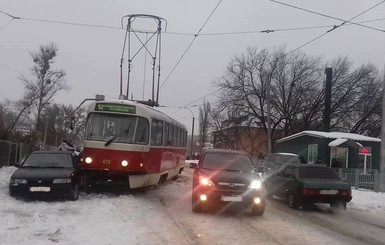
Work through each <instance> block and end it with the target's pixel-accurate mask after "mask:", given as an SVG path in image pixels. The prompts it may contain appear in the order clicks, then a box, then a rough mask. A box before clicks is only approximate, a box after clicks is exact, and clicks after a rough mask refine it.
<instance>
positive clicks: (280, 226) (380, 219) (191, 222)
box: [0, 167, 385, 245]
mask: <svg viewBox="0 0 385 245" xmlns="http://www.w3.org/2000/svg"><path fill="white" fill-rule="evenodd" d="M14 170H15V168H13V167H4V168H0V199H1V205H0V215H1V217H2V218H1V219H0V228H1V229H0V244H97V245H98V244H112V245H115V244H118V245H119V244H385V241H384V240H385V215H384V212H377V213H374V212H371V211H370V210H367V209H365V207H367V206H364V207H363V206H360V205H358V204H355V203H354V202H353V203H352V204H349V205H350V206H348V210H347V211H343V212H339V213H331V212H330V209H329V208H328V207H326V206H325V207H324V206H322V205H321V206H320V207H318V208H315V209H313V210H308V211H299V210H292V209H289V208H288V207H287V206H286V205H285V204H284V203H283V202H282V201H280V200H271V201H268V202H267V208H266V212H265V214H264V215H263V216H262V217H254V216H251V215H250V212H249V211H248V210H247V211H244V212H241V213H235V212H223V213H199V214H196V213H192V212H191V193H190V191H191V173H192V171H191V169H185V171H184V172H183V174H182V175H181V176H180V177H179V178H178V180H176V181H173V182H169V183H166V184H164V185H162V186H160V187H159V188H157V189H154V190H149V191H147V192H145V193H135V194H132V193H131V194H130V193H120V194H119V195H117V194H112V193H102V194H97V193H92V194H85V193H81V195H80V198H79V200H78V201H75V202H72V201H63V200H58V201H25V200H22V199H21V200H16V199H14V198H11V197H9V195H8V181H9V177H10V175H11V173H12V172H13V171H14ZM355 193H356V192H355ZM382 195H383V194H382ZM358 200H359V198H358Z"/></svg>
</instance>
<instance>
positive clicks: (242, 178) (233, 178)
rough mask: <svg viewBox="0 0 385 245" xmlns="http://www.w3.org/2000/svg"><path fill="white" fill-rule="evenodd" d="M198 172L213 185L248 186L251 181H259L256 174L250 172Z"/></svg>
mask: <svg viewBox="0 0 385 245" xmlns="http://www.w3.org/2000/svg"><path fill="white" fill-rule="evenodd" d="M199 172H200V173H201V174H203V175H206V176H207V177H209V178H210V179H211V180H212V181H214V183H218V182H227V183H245V184H250V182H251V181H253V180H256V179H260V178H259V176H258V174H257V173H252V172H239V171H223V170H221V171H218V170H207V169H200V170H199Z"/></svg>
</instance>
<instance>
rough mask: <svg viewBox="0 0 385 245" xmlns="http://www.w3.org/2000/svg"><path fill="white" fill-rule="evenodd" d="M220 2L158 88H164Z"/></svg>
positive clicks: (220, 0)
mask: <svg viewBox="0 0 385 245" xmlns="http://www.w3.org/2000/svg"><path fill="white" fill-rule="evenodd" d="M221 2H222V0H219V2H218V3H217V5H216V6H215V8H214V9H213V11H211V13H210V15H209V17H208V18H207V19H206V21H205V22H204V23H203V25H202V27H201V28H200V29H199V31H198V32H197V34H195V35H194V37H193V39H192V40H191V42H190V43H189V45H188V46H187V48H186V50H185V51H184V52H183V54H182V55H181V56H180V58H179V60H178V61H177V62H176V64H175V66H174V67H173V68H172V70H171V72H170V73H169V74H168V76H167V77H166V79H165V80H164V82H163V83H162V85H161V86H160V88H161V89H162V87H163V86H164V84H165V83H166V82H167V81H168V79H169V78H170V76H171V75H172V74H173V72H174V71H175V69H176V67H177V66H178V65H179V63H180V62H181V61H182V59H183V58H184V56H185V55H186V53H187V52H188V51H189V49H190V48H191V46H192V44H193V43H194V41H195V40H196V38H197V37H198V36H199V34H200V33H201V31H202V29H203V28H204V27H205V25H206V24H207V22H208V21H209V20H210V18H211V16H212V15H213V14H214V12H215V11H216V10H217V8H218V7H219V5H220V4H221Z"/></svg>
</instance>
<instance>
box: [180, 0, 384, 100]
mask: <svg viewBox="0 0 385 245" xmlns="http://www.w3.org/2000/svg"><path fill="white" fill-rule="evenodd" d="M383 2H385V1H382V2H381V3H383ZM381 3H378V4H376V5H374V6H372V7H370V8H369V9H367V10H365V11H363V12H361V13H359V14H357V15H355V16H354V17H352V18H350V19H349V20H343V22H342V23H341V24H339V25H334V26H332V29H329V30H328V31H326V32H325V33H322V34H321V35H319V36H317V37H315V38H313V39H311V40H310V41H307V42H306V43H304V44H302V45H300V46H298V47H297V48H295V49H293V50H291V51H290V52H288V53H286V54H285V55H284V56H288V55H289V54H291V53H294V52H295V51H297V50H299V49H301V48H303V47H305V46H306V45H309V44H310V43H312V42H314V41H316V40H318V39H320V38H322V37H323V36H325V35H327V34H328V33H330V32H332V31H334V30H336V29H337V28H339V27H341V26H343V25H345V24H346V23H350V24H353V22H351V21H352V20H354V19H355V18H357V17H359V16H361V15H363V14H365V13H366V12H368V11H370V10H372V9H373V8H375V7H377V6H378V5H380V4H381ZM221 89H222V88H219V89H217V90H215V91H214V92H211V93H210V94H208V95H205V96H202V97H201V98H199V99H197V100H195V101H193V102H191V103H189V104H187V105H185V106H188V105H191V104H193V103H195V102H197V101H199V100H202V99H204V98H206V97H208V96H210V95H212V94H214V93H217V92H219V90H221Z"/></svg>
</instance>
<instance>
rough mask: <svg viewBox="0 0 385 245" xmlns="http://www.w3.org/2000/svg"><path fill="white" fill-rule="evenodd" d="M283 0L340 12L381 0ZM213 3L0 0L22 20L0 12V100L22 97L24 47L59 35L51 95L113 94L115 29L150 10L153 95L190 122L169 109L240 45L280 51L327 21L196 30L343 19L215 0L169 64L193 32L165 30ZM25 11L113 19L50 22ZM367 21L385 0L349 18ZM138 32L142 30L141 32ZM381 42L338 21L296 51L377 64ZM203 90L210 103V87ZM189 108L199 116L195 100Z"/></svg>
mask: <svg viewBox="0 0 385 245" xmlns="http://www.w3.org/2000/svg"><path fill="white" fill-rule="evenodd" d="M282 1H283V2H285V3H287V4H290V5H295V6H298V7H301V8H304V9H308V10H312V11H315V12H319V13H323V14H326V15H330V16H334V17H337V18H340V19H345V20H348V19H351V18H353V17H354V16H356V15H357V14H360V13H362V12H363V11H365V10H367V9H369V8H370V7H372V6H374V5H376V4H377V3H380V2H381V0H339V1H335V0H323V1H319V0H306V1H300V0H290V1H284V0H282ZM218 2H219V0H194V1H182V0H162V1H159V0H157V1H156V0H148V1H144V0H136V1H133V0H124V1H123V0H110V1H95V0H83V1H78V0H76V1H75V0H66V1H52V0H34V1H29V0H18V1H15V0H1V5H0V11H3V12H5V13H8V14H10V15H13V16H16V17H22V19H15V20H13V21H11V22H9V21H10V20H11V18H10V17H9V16H7V15H6V14H4V13H0V85H1V89H0V100H1V101H4V100H5V99H10V100H16V99H19V98H20V97H21V96H22V94H23V89H24V88H23V84H22V82H21V81H20V80H19V79H18V76H19V74H23V75H25V76H28V75H29V68H30V67H31V65H32V60H31V57H30V55H29V52H30V51H34V50H37V49H38V47H39V46H40V45H42V44H47V43H49V42H54V43H55V44H57V46H58V48H59V52H58V57H57V58H56V62H55V68H61V69H64V70H65V71H66V73H67V76H66V80H67V82H68V84H69V85H70V86H71V88H72V89H71V91H69V92H61V93H60V94H58V95H57V97H56V98H55V102H57V103H64V104H73V105H75V106H77V105H79V103H80V102H81V101H82V100H83V99H85V98H90V97H94V96H95V94H105V95H106V97H107V98H108V99H116V98H117V97H118V95H119V77H120V68H119V65H120V58H121V55H122V47H123V41H124V30H120V29H119V28H120V27H121V24H120V19H121V17H122V16H124V15H127V14H152V15H157V16H160V17H162V18H164V19H166V20H167V22H168V26H167V30H166V32H165V33H163V34H162V46H161V48H162V56H161V68H162V73H161V83H162V84H163V83H164V85H163V86H162V89H161V91H160V100H159V102H160V104H161V105H164V106H169V108H162V111H164V112H166V113H168V114H170V115H172V116H174V117H175V118H176V119H177V120H179V121H181V122H182V123H184V124H185V125H186V126H187V127H188V128H189V129H190V128H191V112H189V111H188V110H186V109H180V110H178V109H177V108H178V107H183V106H186V105H200V104H202V102H203V100H198V99H201V98H203V97H204V96H206V95H208V94H210V93H211V92H212V91H214V90H216V88H214V87H212V82H213V81H215V80H216V79H218V78H219V77H220V76H222V75H223V74H224V71H225V69H226V65H227V64H228V62H229V61H230V59H231V58H232V57H234V55H240V54H242V53H243V52H245V51H246V49H247V47H249V46H253V47H259V48H273V47H278V46H280V45H286V48H287V51H290V50H293V49H295V48H297V47H299V46H301V45H302V44H304V43H306V42H308V41H310V40H312V39H313V38H315V37H317V36H319V35H321V34H323V33H325V32H326V31H327V30H328V29H330V27H326V28H314V29H305V30H291V31H276V32H272V33H261V32H257V33H252V34H238V35H230V34H227V35H203V34H209V33H210V34H212V33H224V32H225V33H233V32H250V31H262V30H266V29H287V28H288V29H292V28H300V27H314V26H324V25H339V24H341V21H338V20H333V19H331V18H326V17H323V16H319V15H315V14H313V13H309V12H305V11H302V10H299V9H295V8H290V7H288V6H284V5H282V4H278V3H274V2H272V1H269V0H258V1H256V0H242V1H230V0H223V1H222V2H221V3H220V5H219V6H218V8H217V9H216V10H215V12H214V13H213V15H212V16H211V18H209V20H208V22H207V23H206V25H205V26H204V28H203V30H202V31H201V33H200V34H202V35H200V36H198V37H197V38H196V39H195V41H194V43H193V45H192V46H191V48H190V49H189V50H188V52H187V53H186V54H185V56H184V57H183V59H182V60H181V61H180V63H179V65H178V66H177V67H176V69H175V70H174V72H172V73H171V71H172V69H173V68H174V67H175V65H176V63H177V62H178V60H179V59H180V57H181V56H182V54H183V52H184V51H185V50H186V49H187V47H188V45H189V44H190V42H191V40H192V39H193V37H194V36H193V35H180V34H172V33H189V34H194V33H197V32H198V30H199V29H200V28H201V27H202V25H203V23H204V22H205V21H206V20H207V18H208V17H209V15H210V13H212V11H213V10H214V8H215V6H216V5H217V4H218ZM31 19H37V20H47V21H59V22H71V23H78V24H88V25H100V26H108V27H116V28H101V27H85V26H81V25H65V24H54V23H46V22H41V21H33V20H31ZM378 19H380V20H378ZM367 20H377V21H372V22H366V23H363V24H365V25H368V26H371V27H375V28H378V29H382V30H384V29H385V4H384V3H382V4H381V5H379V6H377V7H376V8H374V9H372V10H370V11H368V12H367V13H365V14H363V15H361V16H359V17H358V18H356V19H354V21H355V22H361V21H367ZM8 22H9V23H8ZM7 23H8V24H7ZM134 24H135V26H134V28H137V29H143V28H149V27H150V26H151V25H150V23H148V22H141V21H140V20H136V21H135V23H134ZM154 26H155V24H154ZM141 37H142V38H143V39H145V34H142V35H141ZM133 44H134V41H133ZM384 44H385V33H384V32H381V31H376V30H373V29H369V28H364V27H360V26H356V25H344V26H342V27H341V28H338V29H336V30H335V31H333V32H330V33H329V34H327V35H325V36H323V37H322V38H320V39H318V40H317V41H315V42H313V43H311V44H309V45H306V46H305V47H303V48H302V49H301V50H302V51H303V52H305V53H307V54H309V55H317V56H321V57H324V60H325V61H326V60H328V59H332V58H335V57H338V56H345V55H347V56H349V57H350V59H351V60H353V61H354V64H355V65H360V64H363V63H368V62H371V63H373V64H375V65H376V66H377V67H378V68H379V69H381V70H382V69H383V67H384V64H385V45H384ZM144 57H145V55H144V53H140V54H138V58H137V60H136V61H137V62H136V63H135V62H133V73H132V80H131V84H132V85H131V86H130V94H131V93H132V94H133V96H134V98H136V99H142V97H143V74H144V70H145V69H144ZM148 59H149V57H147V60H148ZM125 64H126V63H125ZM150 70H151V67H150V65H147V66H146V71H147V72H146V74H147V75H146V83H145V84H146V85H145V86H146V87H145V89H144V91H145V96H144V99H148V98H150V88H149V84H150V82H151V80H150V78H151V77H150V75H149V72H150ZM134 72H135V73H134ZM168 76H169V78H168V79H167V81H165V79H166V78H167V77H168ZM205 99H206V100H207V101H210V102H215V94H213V95H211V96H208V97H206V98H205ZM190 109H191V110H192V112H193V114H194V116H195V117H198V115H199V113H198V107H191V108H190ZM196 130H197V127H196ZM196 132H197V131H196Z"/></svg>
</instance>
